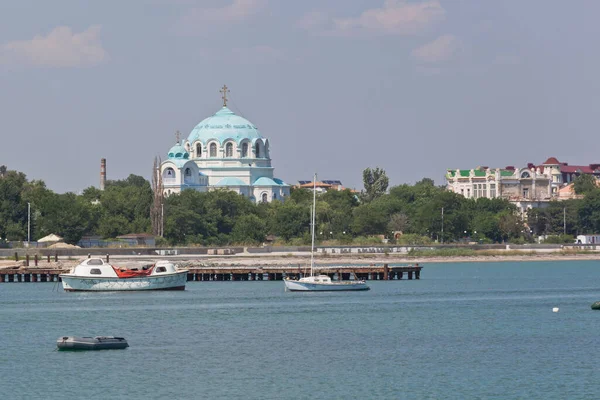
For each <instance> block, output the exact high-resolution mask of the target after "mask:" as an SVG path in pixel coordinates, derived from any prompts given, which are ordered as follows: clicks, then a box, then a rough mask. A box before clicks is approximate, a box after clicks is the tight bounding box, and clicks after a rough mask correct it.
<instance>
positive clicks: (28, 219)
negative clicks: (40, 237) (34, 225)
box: [27, 202, 31, 248]
mask: <svg viewBox="0 0 600 400" xmlns="http://www.w3.org/2000/svg"><path fill="white" fill-rule="evenodd" d="M30 240H31V203H30V202H27V248H29V241H30Z"/></svg>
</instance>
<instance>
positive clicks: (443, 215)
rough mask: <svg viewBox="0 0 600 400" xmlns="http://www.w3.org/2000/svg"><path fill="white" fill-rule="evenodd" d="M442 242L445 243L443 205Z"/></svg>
mask: <svg viewBox="0 0 600 400" xmlns="http://www.w3.org/2000/svg"><path fill="white" fill-rule="evenodd" d="M442 244H444V207H442Z"/></svg>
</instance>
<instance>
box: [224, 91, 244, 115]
mask: <svg viewBox="0 0 600 400" xmlns="http://www.w3.org/2000/svg"><path fill="white" fill-rule="evenodd" d="M227 100H228V101H231V103H233V106H234V107H235V109H236V110H237V112H238V113H239V114H240V117H242V118H246V117H245V116H244V113H243V112H242V110H241V109H240V108H239V107H238V105H237V103H236V102H235V100H233V96H231V94H230V95H229V98H228V99H227Z"/></svg>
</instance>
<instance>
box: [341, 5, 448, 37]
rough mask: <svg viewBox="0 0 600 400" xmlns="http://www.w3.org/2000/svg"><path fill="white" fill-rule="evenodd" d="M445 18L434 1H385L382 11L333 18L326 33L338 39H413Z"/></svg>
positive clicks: (375, 10) (439, 6)
mask: <svg viewBox="0 0 600 400" xmlns="http://www.w3.org/2000/svg"><path fill="white" fill-rule="evenodd" d="M445 15H446V12H445V10H444V8H443V7H442V6H441V5H440V2H439V1H437V0H429V1H423V2H420V3H414V2H408V1H406V0H385V1H384V3H383V7H381V8H373V9H369V10H366V11H364V12H363V13H362V14H361V15H360V16H358V17H356V18H334V19H333V29H332V31H331V32H330V33H331V34H337V35H342V36H352V35H357V34H372V35H405V36H407V35H417V34H420V33H422V32H424V31H427V30H428V29H429V28H430V27H431V26H433V25H434V24H435V23H437V22H439V21H441V20H443V19H444V18H445Z"/></svg>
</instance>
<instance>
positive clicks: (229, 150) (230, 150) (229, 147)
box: [225, 143, 233, 157]
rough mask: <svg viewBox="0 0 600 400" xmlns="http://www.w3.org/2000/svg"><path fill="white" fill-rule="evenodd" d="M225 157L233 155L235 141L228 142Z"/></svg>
mask: <svg viewBox="0 0 600 400" xmlns="http://www.w3.org/2000/svg"><path fill="white" fill-rule="evenodd" d="M225 157H233V143H227V145H226V146H225Z"/></svg>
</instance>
